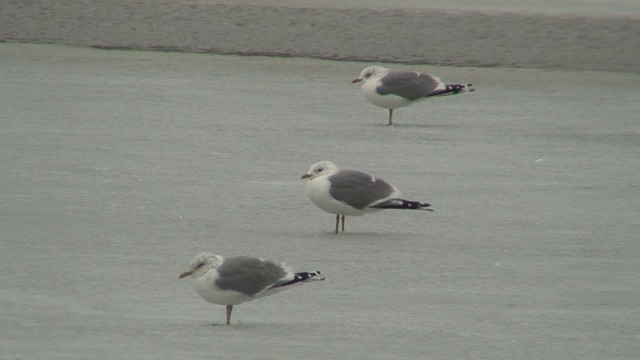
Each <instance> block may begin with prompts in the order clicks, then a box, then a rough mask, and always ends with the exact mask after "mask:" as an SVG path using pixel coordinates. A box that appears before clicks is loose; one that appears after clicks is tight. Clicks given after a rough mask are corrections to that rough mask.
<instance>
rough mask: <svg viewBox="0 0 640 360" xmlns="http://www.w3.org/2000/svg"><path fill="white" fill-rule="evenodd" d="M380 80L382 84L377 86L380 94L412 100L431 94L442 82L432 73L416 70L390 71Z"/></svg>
mask: <svg viewBox="0 0 640 360" xmlns="http://www.w3.org/2000/svg"><path fill="white" fill-rule="evenodd" d="M380 81H381V82H382V85H380V86H378V87H377V88H376V92H377V93H378V94H380V95H389V94H393V95H398V96H401V97H403V98H405V99H407V100H411V101H413V100H418V99H420V98H423V97H427V96H429V95H430V94H431V93H433V91H434V90H435V89H436V88H437V87H438V84H439V83H440V82H439V81H438V80H437V79H436V78H434V77H433V76H432V75H429V74H425V73H420V74H417V73H416V72H415V71H390V72H389V73H388V74H387V75H385V76H383V77H382V79H380Z"/></svg>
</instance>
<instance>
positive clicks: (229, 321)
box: [227, 305, 233, 325]
mask: <svg viewBox="0 0 640 360" xmlns="http://www.w3.org/2000/svg"><path fill="white" fill-rule="evenodd" d="M232 310H233V305H227V325H231V311H232Z"/></svg>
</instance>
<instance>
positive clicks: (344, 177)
mask: <svg viewBox="0 0 640 360" xmlns="http://www.w3.org/2000/svg"><path fill="white" fill-rule="evenodd" d="M371 178H372V177H371V175H369V174H365V173H362V172H360V171H354V170H342V171H340V172H338V173H337V174H335V175H331V176H329V181H330V182H331V187H330V188H329V193H330V194H331V196H332V197H333V198H334V199H336V200H338V201H342V202H344V203H346V204H348V205H350V206H353V207H354V208H357V209H363V208H365V207H366V206H369V205H371V203H373V202H375V201H378V200H380V199H384V198H386V197H387V196H389V195H391V194H392V193H393V187H392V186H391V185H390V184H389V183H388V182H386V181H384V180H382V179H375V181H371Z"/></svg>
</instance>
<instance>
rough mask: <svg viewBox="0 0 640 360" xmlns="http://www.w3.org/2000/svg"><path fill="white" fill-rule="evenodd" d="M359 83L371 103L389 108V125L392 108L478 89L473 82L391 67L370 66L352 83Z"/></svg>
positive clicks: (391, 121)
mask: <svg viewBox="0 0 640 360" xmlns="http://www.w3.org/2000/svg"><path fill="white" fill-rule="evenodd" d="M358 82H360V83H361V84H360V88H361V89H362V93H363V94H364V97H365V98H366V99H367V100H369V102H370V103H372V104H374V105H377V106H380V107H383V108H386V109H389V125H393V109H395V108H399V107H403V106H407V105H411V104H413V103H415V102H418V101H420V100H424V99H427V98H430V97H434V96H441V95H456V94H460V93H464V92H471V91H475V89H473V88H472V87H471V86H473V85H472V84H454V85H447V84H445V83H444V82H442V80H440V78H439V77H437V76H433V75H431V74H428V73H421V72H417V71H402V70H390V69H387V68H383V67H382V66H369V67H368V68H365V69H364V70H362V72H360V76H358V77H357V78H356V79H354V80H353V81H351V83H358Z"/></svg>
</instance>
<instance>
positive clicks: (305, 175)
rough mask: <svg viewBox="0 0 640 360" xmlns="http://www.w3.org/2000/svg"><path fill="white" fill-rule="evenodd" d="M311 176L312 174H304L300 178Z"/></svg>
mask: <svg viewBox="0 0 640 360" xmlns="http://www.w3.org/2000/svg"><path fill="white" fill-rule="evenodd" d="M310 177H311V174H304V175H302V177H301V178H300V179H307V178H310Z"/></svg>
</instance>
